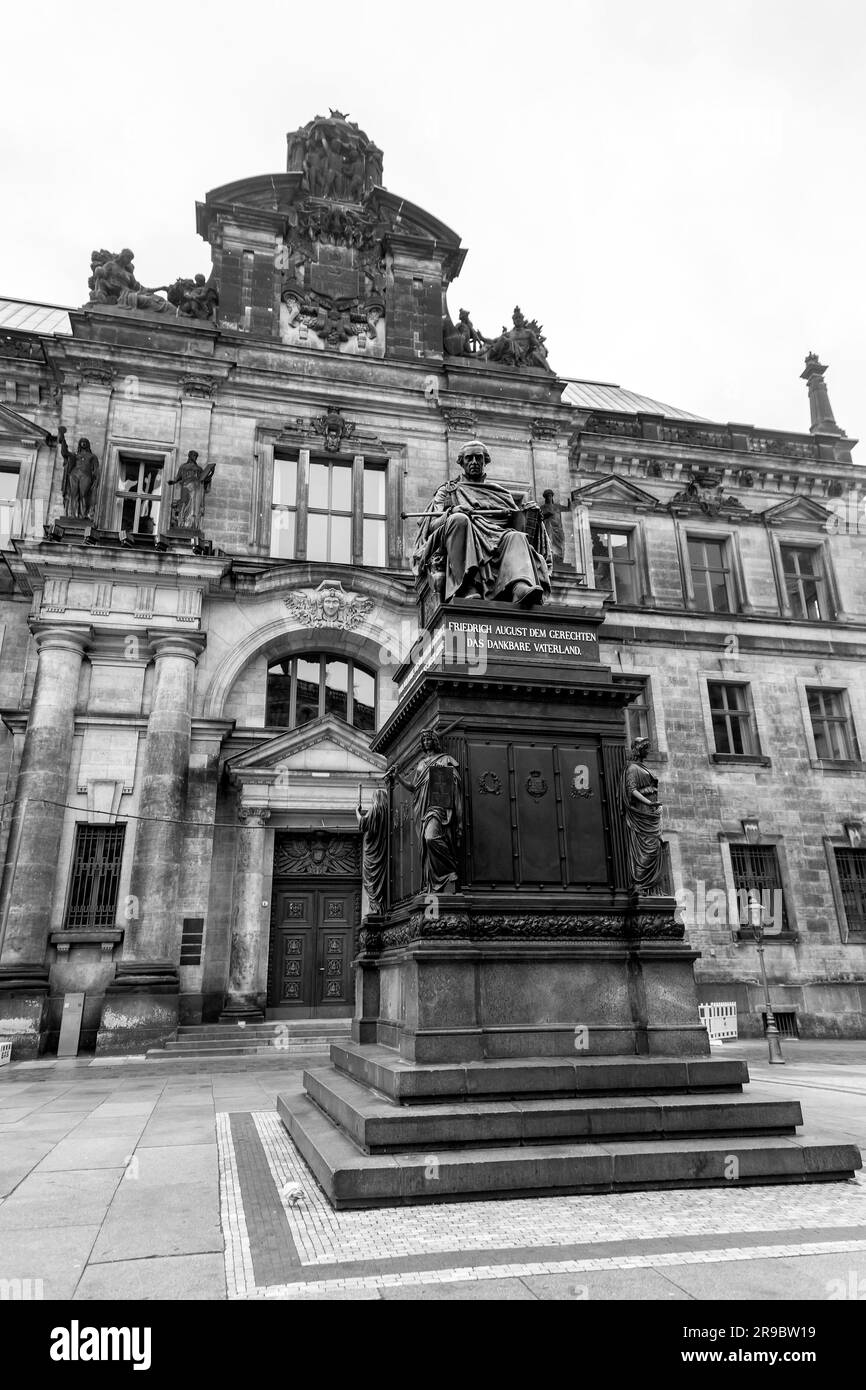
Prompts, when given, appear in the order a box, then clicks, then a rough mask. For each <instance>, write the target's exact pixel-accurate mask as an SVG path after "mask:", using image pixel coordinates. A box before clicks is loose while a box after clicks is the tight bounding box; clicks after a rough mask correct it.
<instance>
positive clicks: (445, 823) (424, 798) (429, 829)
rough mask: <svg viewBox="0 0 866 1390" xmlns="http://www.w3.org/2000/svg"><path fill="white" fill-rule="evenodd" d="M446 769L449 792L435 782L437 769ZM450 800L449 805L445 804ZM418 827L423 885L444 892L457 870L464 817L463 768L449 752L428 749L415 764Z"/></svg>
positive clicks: (414, 790) (427, 890) (416, 821)
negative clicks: (433, 785)
mask: <svg viewBox="0 0 866 1390" xmlns="http://www.w3.org/2000/svg"><path fill="white" fill-rule="evenodd" d="M434 768H435V769H443V771H444V772H445V774H446V775H445V777H443V779H442V780H443V781H447V782H448V783H449V784H450V785H449V790H448V794H447V795H446V796H445V797H443V796H442V794H441V791H440V790H439V789H436V788H434V787H432V786H431V775H430V774H431V772H432V771H433V769H434ZM442 800H447V801H448V803H449V804H448V805H441V804H440V803H441V801H442ZM412 808H413V813H414V818H415V830H416V832H417V835H418V843H419V845H420V847H421V886H422V889H423V890H424V891H425V892H430V893H442V892H444V891H445V890H446V889H447V888H449V887H451V886H453V885H452V884H451V883H450V882H449V880H451V879H453V877H454V875H455V874H456V873H457V847H458V842H459V839H460V826H461V823H462V819H463V805H462V797H461V794H460V780H459V770H458V767H457V764H456V762H455V761H454V759H453V758H451V757H449V755H448V754H447V753H425V754H424V756H423V757H422V758H420V759H419V762H418V766H417V767H416V768H415V779H414V782H413V784H412Z"/></svg>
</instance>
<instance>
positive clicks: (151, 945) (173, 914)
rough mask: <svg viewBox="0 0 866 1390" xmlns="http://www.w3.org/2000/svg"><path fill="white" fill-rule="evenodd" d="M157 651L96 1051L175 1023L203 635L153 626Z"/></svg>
mask: <svg viewBox="0 0 866 1390" xmlns="http://www.w3.org/2000/svg"><path fill="white" fill-rule="evenodd" d="M148 639H149V641H150V645H151V648H152V650H153V651H154V653H155V656H156V671H155V678H154V686H153V700H152V704H151V710H150V716H149V718H148V721H147V740H146V743H145V749H144V766H143V770H142V783H141V794H140V796H139V802H138V811H137V815H138V816H139V817H140V818H141V819H140V820H139V821H138V822H137V823H136V832H135V846H134V849H133V857H132V872H131V876H130V884H129V892H130V897H131V899H132V902H131V904H130V909H129V911H128V913H127V917H128V924H127V927H126V934H125V937H124V942H123V956H122V958H121V959H120V960H119V961H118V963H117V971H116V975H115V978H114V981H113V983H112V984H111V985H109V987H108V990H107V991H106V997H105V1005H104V1008H103V1014H102V1023H101V1025H100V1030H99V1036H98V1038H97V1045H96V1050H97V1052H138V1051H141V1050H142V1048H144V1047H146V1045H147V1044H148V1043H153V1042H157V1041H160V1040H163V1039H165V1038H168V1037H170V1036H171V1034H172V1033H173V1032H174V1031H175V1030H176V1028H177V1019H178V988H179V985H178V959H179V946H180V921H179V918H178V885H179V882H180V870H181V862H182V859H183V851H184V838H185V826H184V824H183V822H184V816H185V811H186V789H187V779H188V776H189V753H190V736H191V732H192V710H193V699H194V693H195V667H196V662H197V660H198V657H199V654H200V653H201V651H202V649H203V647H204V637H203V636H200V635H189V634H186V633H153V632H151V633H148Z"/></svg>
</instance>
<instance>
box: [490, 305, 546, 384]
mask: <svg viewBox="0 0 866 1390" xmlns="http://www.w3.org/2000/svg"><path fill="white" fill-rule="evenodd" d="M511 321H512V325H513V326H512V327H511V328H503V329H502V332H501V333H500V335H499V337H498V338H496V339H494V341H493V342H491V343H489V344H488V346H487V347H486V348H485V349H484V356H485V357H486V358H487V360H488V361H489V362H501V363H502V364H503V365H504V366H507V367H542V368H543V369H544V370H545V371H547V372H549V371H551V370H552V368H551V366H550V364H549V362H548V360H547V348H546V347H545V346H544V341H545V340H544V336H543V334H542V332H541V328H540V327H539V325H538V323H537V322H536V321H535V319H533V320H532V321H531V322H530V321H528V320H527V319H526V318H525V317H524V315H523V313H522V311H521V309H520V306H519V305H515V308H514V313H513V314H512V319H511Z"/></svg>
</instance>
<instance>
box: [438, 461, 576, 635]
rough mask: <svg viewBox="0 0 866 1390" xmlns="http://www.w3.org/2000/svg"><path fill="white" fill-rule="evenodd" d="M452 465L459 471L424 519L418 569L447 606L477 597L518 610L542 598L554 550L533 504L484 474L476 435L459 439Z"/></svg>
mask: <svg viewBox="0 0 866 1390" xmlns="http://www.w3.org/2000/svg"><path fill="white" fill-rule="evenodd" d="M457 462H458V463H459V465H460V467H461V469H462V471H463V476H462V477H460V478H455V479H452V480H451V482H448V483H445V484H443V486H442V487H440V488H439V489H438V490H437V492H436V494H435V496H434V498H433V500H432V502H431V503H430V505H429V507H428V508H427V511H426V512H425V513H424V514H423V516H422V519H421V525H420V527H419V530H418V536H417V539H416V541H415V548H414V550H413V554H412V565H413V569H414V570H415V572H416V574H424V573H429V574H430V575H431V580H432V581H433V583H434V587H435V588H436V589H437V591H438V592H439V596H440V598H441V599H442V600H443V601H444V602H445V603H447V602H449V600H450V599H452V598H467V597H470V596H473V595H476V594H477V595H480V597H481V598H485V599H500V600H503V601H505V602H511V603H515V604H519V605H520V606H521V607H523V608H531V607H533V606H534V605H536V604H539V603H543V602H544V599H545V598H546V597H547V596H548V595H549V593H550V570H551V566H552V563H553V554H552V550H551V546H550V540H549V538H548V535H547V532H546V530H545V528H544V523H543V521H542V518H541V512H540V509H539V507H538V504H537V503H535V502H526V501H524V500H523V499H522V498H521V497H516V496H515V495H514V494H513V493H512V492H510V491H509V490H508V488H507V487H505V486H504V485H503V484H502V483H498V482H493V481H491V480H490V479H488V478H487V476H486V469H487V465H488V464H489V462H490V454H489V452H488V450H487V447H486V446H485V445H484V444H482V443H481V441H480V440H478V439H473V440H472V441H471V442H470V443H468V444H464V446H463V448H462V449H461V450H460V453H459V455H458V458H457Z"/></svg>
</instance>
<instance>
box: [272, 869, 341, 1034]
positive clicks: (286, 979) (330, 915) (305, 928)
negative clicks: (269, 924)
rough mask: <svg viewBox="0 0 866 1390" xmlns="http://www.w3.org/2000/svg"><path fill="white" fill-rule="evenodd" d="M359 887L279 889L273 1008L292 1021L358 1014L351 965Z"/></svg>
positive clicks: (276, 894)
mask: <svg viewBox="0 0 866 1390" xmlns="http://www.w3.org/2000/svg"><path fill="white" fill-rule="evenodd" d="M358 891H359V890H358V886H357V885H354V884H353V885H351V886H344V887H334V888H326V887H323V886H320V884H318V883H317V884H315V885H309V886H308V885H306V884H304V885H302V884H299V885H298V886H297V887H295V886H294V885H292V886H291V887H278V886H277V885H276V884H275V885H274V895H273V896H274V925H273V932H274V942H273V947H274V957H273V967H272V971H271V982H270V989H269V992H268V1008H269V1009H272V1010H274V1011H275V1012H277V1014H278V1016H282V1017H286V1018H317V1017H319V1016H320V1015H327V1014H336V1015H343V1016H345V1015H347V1014H350V1013H351V1012H352V978H351V962H352V955H353V950H352V948H353V934H354V914H355V905H356V902H357V895H358Z"/></svg>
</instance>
